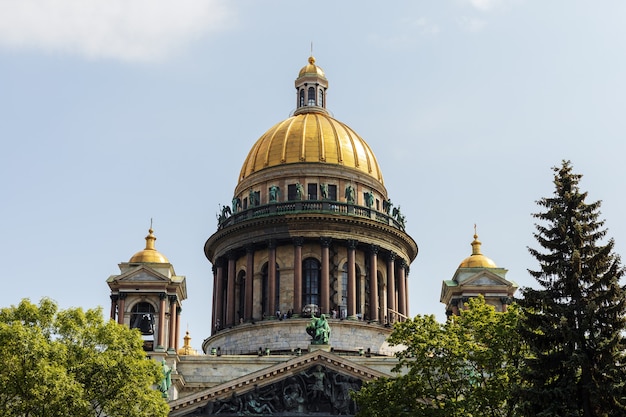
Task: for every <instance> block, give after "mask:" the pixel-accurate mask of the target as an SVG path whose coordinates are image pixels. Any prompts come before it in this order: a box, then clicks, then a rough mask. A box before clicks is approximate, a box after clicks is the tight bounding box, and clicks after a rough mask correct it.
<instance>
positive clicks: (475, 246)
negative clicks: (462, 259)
mask: <svg viewBox="0 0 626 417" xmlns="http://www.w3.org/2000/svg"><path fill="white" fill-rule="evenodd" d="M480 245H481V242H480V240H478V232H477V231H476V223H474V240H473V241H472V255H482V253H480Z"/></svg>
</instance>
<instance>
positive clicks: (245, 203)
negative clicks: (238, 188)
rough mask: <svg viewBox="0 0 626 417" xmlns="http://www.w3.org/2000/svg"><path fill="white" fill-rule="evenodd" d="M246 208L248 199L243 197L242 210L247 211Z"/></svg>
mask: <svg viewBox="0 0 626 417" xmlns="http://www.w3.org/2000/svg"><path fill="white" fill-rule="evenodd" d="M247 208H248V197H245V198H244V199H243V209H244V210H245V209H247Z"/></svg>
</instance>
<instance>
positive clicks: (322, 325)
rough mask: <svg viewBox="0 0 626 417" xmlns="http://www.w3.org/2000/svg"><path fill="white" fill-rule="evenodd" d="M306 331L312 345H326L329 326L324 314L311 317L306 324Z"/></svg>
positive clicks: (328, 336)
mask: <svg viewBox="0 0 626 417" xmlns="http://www.w3.org/2000/svg"><path fill="white" fill-rule="evenodd" d="M306 332H307V333H308V334H309V335H310V336H311V338H312V340H311V344H312V345H327V344H328V340H329V339H330V326H329V325H328V321H327V320H326V316H325V315H324V314H322V315H321V316H320V317H319V318H317V317H315V316H313V317H311V322H310V323H309V325H308V326H306Z"/></svg>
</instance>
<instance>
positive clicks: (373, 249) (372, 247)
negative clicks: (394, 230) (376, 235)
mask: <svg viewBox="0 0 626 417" xmlns="http://www.w3.org/2000/svg"><path fill="white" fill-rule="evenodd" d="M379 250H380V246H378V245H374V244H371V245H370V253H372V254H373V255H377V254H378V251H379Z"/></svg>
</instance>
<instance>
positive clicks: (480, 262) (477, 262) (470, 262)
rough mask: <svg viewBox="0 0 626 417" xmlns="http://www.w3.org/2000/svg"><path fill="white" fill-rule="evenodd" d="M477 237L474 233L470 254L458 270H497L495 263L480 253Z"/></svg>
mask: <svg viewBox="0 0 626 417" xmlns="http://www.w3.org/2000/svg"><path fill="white" fill-rule="evenodd" d="M481 244H482V243H481V242H480V240H478V235H477V234H476V233H475V232H474V241H473V242H472V254H471V256H468V257H467V258H465V259H463V262H461V264H460V265H459V268H497V266H496V263H495V262H494V261H492V260H491V259H489V258H487V257H486V256H485V255H483V254H482V253H480V245H481Z"/></svg>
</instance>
